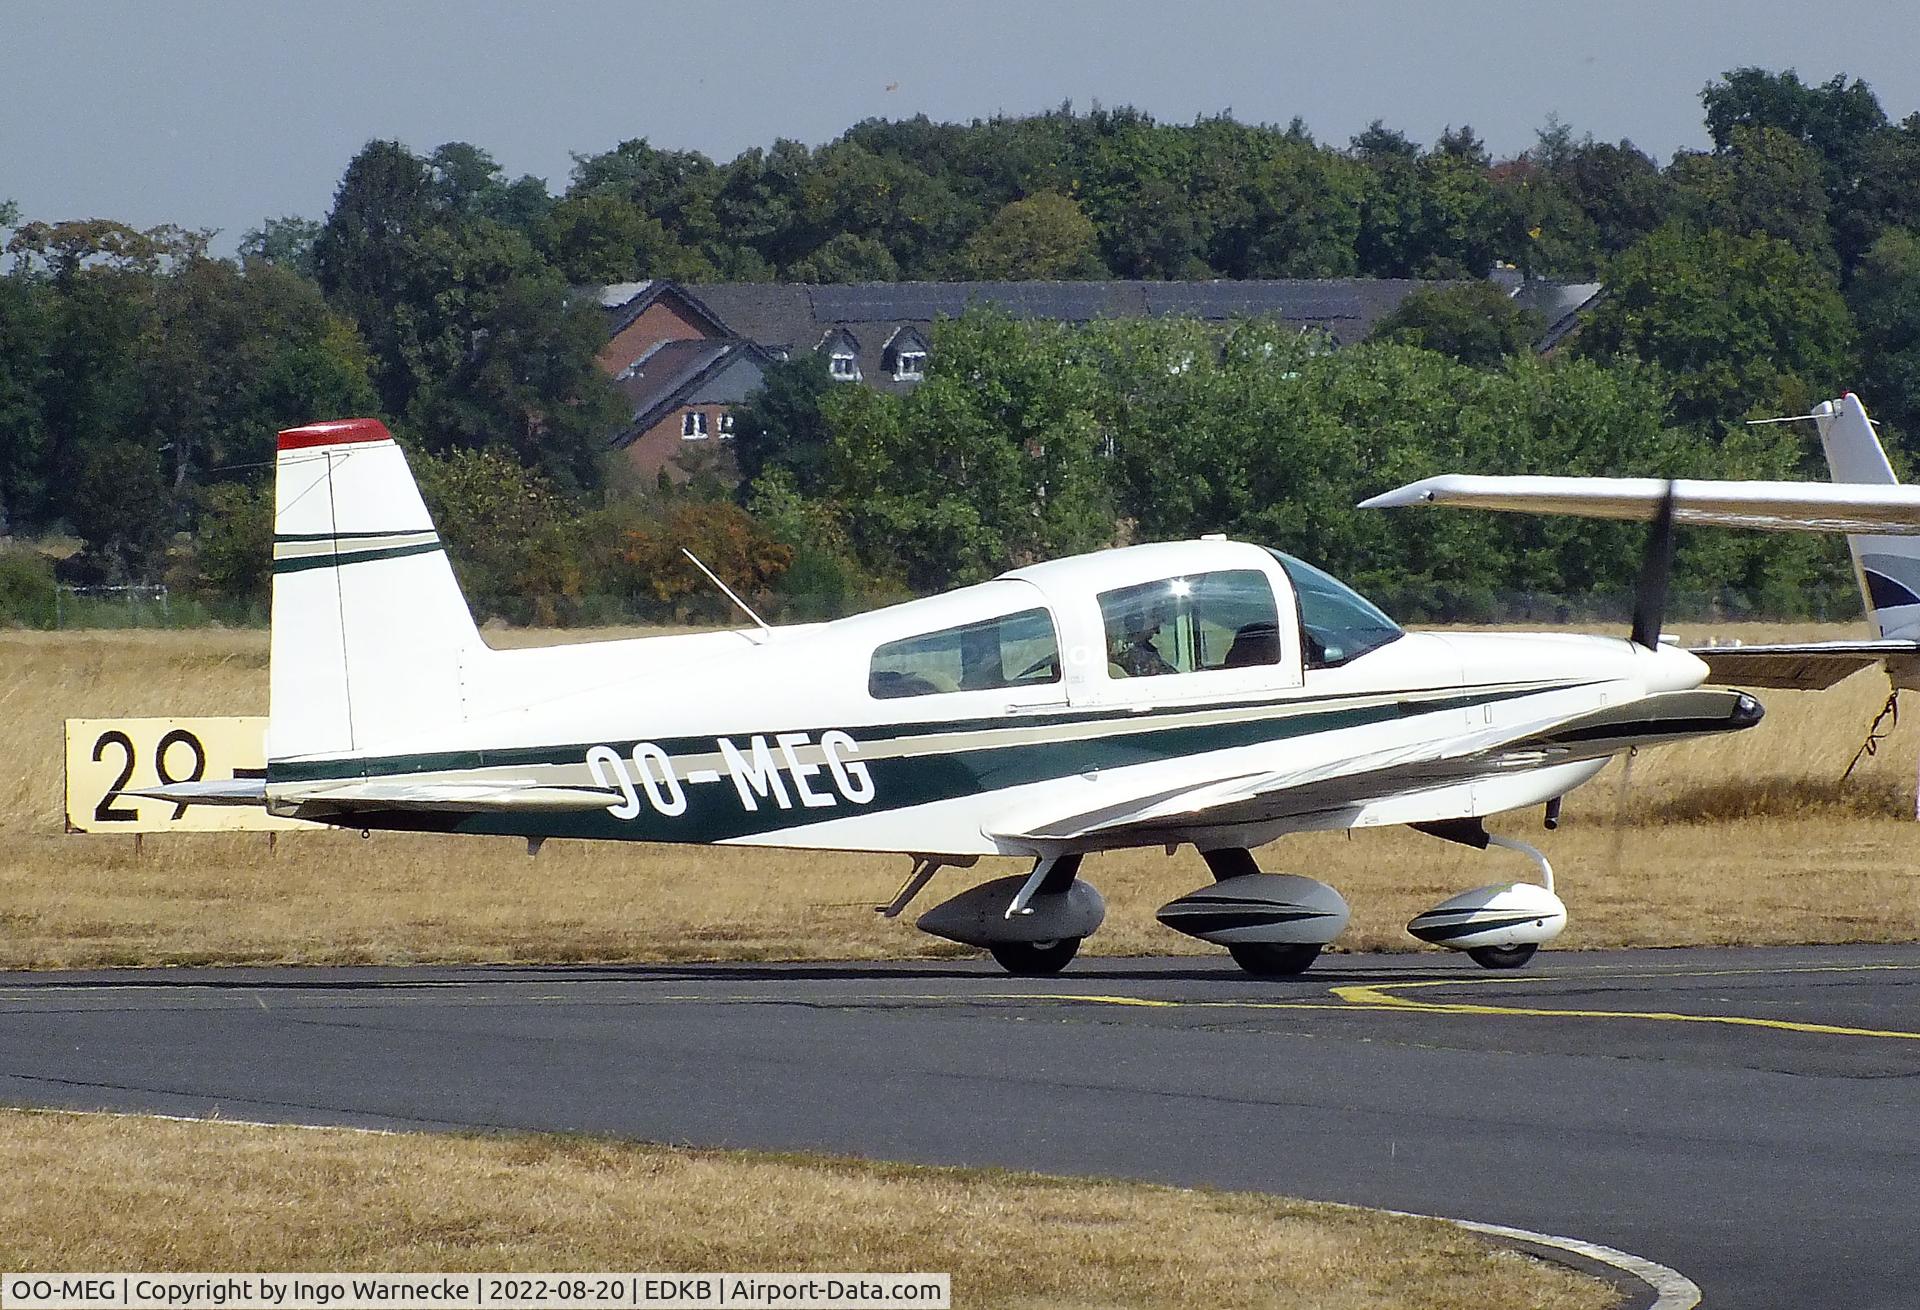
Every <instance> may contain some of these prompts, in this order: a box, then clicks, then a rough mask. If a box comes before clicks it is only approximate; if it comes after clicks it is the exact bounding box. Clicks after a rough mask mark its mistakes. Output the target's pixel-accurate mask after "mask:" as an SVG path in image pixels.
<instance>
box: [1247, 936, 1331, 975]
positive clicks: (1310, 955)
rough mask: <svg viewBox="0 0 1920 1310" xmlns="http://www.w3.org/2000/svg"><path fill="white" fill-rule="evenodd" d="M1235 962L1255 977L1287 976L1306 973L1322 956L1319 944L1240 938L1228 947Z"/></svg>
mask: <svg viewBox="0 0 1920 1310" xmlns="http://www.w3.org/2000/svg"><path fill="white" fill-rule="evenodd" d="M1227 954H1229V955H1231V956H1232V957H1233V962H1234V963H1235V964H1237V965H1239V966H1240V967H1241V968H1242V969H1245V970H1246V971H1247V972H1248V973H1250V974H1252V975H1253V976H1254V977H1256V978H1287V977H1291V976H1292V975H1294V974H1296V973H1305V972H1306V971H1307V970H1308V969H1310V968H1312V967H1313V962H1314V961H1315V960H1317V959H1319V958H1320V948H1319V947H1318V946H1313V945H1306V946H1302V945H1295V944H1293V943H1281V942H1239V943H1236V944H1235V945H1232V946H1229V947H1227Z"/></svg>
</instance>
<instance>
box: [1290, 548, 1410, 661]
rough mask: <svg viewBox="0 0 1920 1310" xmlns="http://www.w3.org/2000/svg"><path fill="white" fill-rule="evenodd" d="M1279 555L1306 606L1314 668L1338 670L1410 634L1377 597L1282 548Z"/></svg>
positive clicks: (1304, 633) (1306, 637) (1303, 647)
mask: <svg viewBox="0 0 1920 1310" xmlns="http://www.w3.org/2000/svg"><path fill="white" fill-rule="evenodd" d="M1273 557H1274V558H1275V559H1277V560H1279V561H1280V567H1282V568H1284V569H1285V570H1286V571H1287V577H1288V578H1289V579H1291V580H1292V582H1293V594H1294V596H1295V597H1296V598H1297V600H1298V603H1299V606H1300V654H1301V658H1302V660H1303V661H1304V662H1305V664H1306V666H1307V667H1308V668H1310V669H1331V668H1337V667H1339V666H1340V665H1342V664H1346V663H1349V662H1350V661H1353V660H1357V659H1359V658H1360V657H1361V656H1362V655H1365V654H1366V653H1367V652H1368V651H1370V650H1378V649H1379V648H1380V647H1382V646H1384V645H1386V644H1387V643H1388V642H1390V641H1398V640H1399V639H1400V638H1401V637H1402V636H1403V635H1404V634H1403V633H1402V632H1401V631H1400V625H1399V624H1397V623H1395V622H1394V621H1393V620H1392V619H1390V618H1388V617H1387V616H1386V615H1385V614H1383V613H1381V612H1380V610H1379V609H1378V608H1377V607H1376V606H1375V605H1374V603H1373V602H1372V601H1370V600H1368V599H1367V598H1366V597H1365V596H1362V595H1361V594H1360V593H1359V592H1357V591H1355V590H1354V589H1353V588H1352V587H1349V586H1348V585H1347V584H1346V583H1344V582H1342V581H1340V579H1338V578H1336V577H1334V576H1333V575H1332V574H1331V573H1325V572H1322V571H1321V570H1319V569H1316V568H1315V567H1313V565H1311V564H1308V563H1307V562H1306V561H1304V560H1297V559H1295V558H1294V557H1293V556H1291V555H1283V554H1281V553H1280V552H1279V551H1277V550H1276V551H1274V552H1273Z"/></svg>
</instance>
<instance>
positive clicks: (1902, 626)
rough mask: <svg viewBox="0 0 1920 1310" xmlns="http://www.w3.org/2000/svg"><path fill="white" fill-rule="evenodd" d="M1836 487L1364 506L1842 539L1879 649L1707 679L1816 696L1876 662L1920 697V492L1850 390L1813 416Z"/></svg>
mask: <svg viewBox="0 0 1920 1310" xmlns="http://www.w3.org/2000/svg"><path fill="white" fill-rule="evenodd" d="M1800 419H1808V420H1811V421H1812V422H1813V424H1814V426H1815V428H1816V429H1817V430H1818V432H1819V433H1820V444H1821V446H1822V448H1823V449H1824V450H1825V452H1826V457H1827V471H1828V474H1829V475H1830V477H1831V478H1832V481H1831V482H1764V481H1715V480H1706V479H1685V478H1683V479H1678V480H1675V481H1673V482H1668V481H1667V480H1665V479H1663V478H1586V477H1530V476H1520V477H1508V476H1496V477H1476V476H1469V475H1462V474H1445V475H1442V476H1440V477H1435V478H1427V479H1426V480H1424V481H1421V482H1413V483H1409V484H1408V485H1406V486H1404V487H1397V488H1395V489H1394V490H1392V491H1388V492H1384V493H1382V494H1381V495H1378V496H1375V497H1373V498H1372V499H1371V500H1365V501H1362V502H1360V508H1362V509H1391V508H1395V507H1398V506H1403V505H1457V506H1461V507H1464V508H1468V509H1493V510H1508V511H1514V512H1519V513H1535V514H1567V515H1573V516H1575V517H1580V518H1605V519H1653V518H1655V517H1657V516H1658V515H1659V514H1660V512H1661V507H1662V505H1663V504H1666V503H1668V502H1669V500H1670V501H1671V504H1672V506H1673V519H1674V522H1676V523H1683V524H1702V525H1708V526H1717V527H1735V528H1756V529H1759V530H1762V531H1766V532H1844V533H1846V534H1847V550H1848V552H1849V553H1850V554H1851V555H1852V557H1853V570H1854V576H1855V578H1856V580H1857V581H1858V582H1859V585H1860V597H1861V600H1862V602H1863V603H1864V604H1865V606H1866V611H1867V620H1868V622H1869V623H1870V624H1871V625H1872V628H1873V633H1874V636H1873V639H1872V640H1871V641H1810V642H1790V643H1781V644H1768V645H1755V646H1707V647H1700V648H1696V649H1695V651H1694V654H1696V655H1698V656H1700V658H1701V659H1703V660H1705V661H1706V662H1707V667H1708V669H1709V670H1710V673H1709V680H1710V681H1714V682H1722V681H1725V682H1738V683H1740V684H1742V685H1743V686H1748V687H1791V688H1796V689H1799V690H1818V689H1819V688H1823V687H1830V686H1832V685H1833V684H1834V683H1836V682H1839V681H1840V680H1841V679H1842V678H1845V677H1847V676H1848V675H1849V674H1852V673H1855V672H1857V671H1859V670H1861V669H1864V668H1868V667H1870V666H1872V665H1874V664H1882V665H1884V666H1885V668H1886V672H1887V679H1888V681H1889V683H1891V685H1892V687H1893V689H1894V690H1895V691H1900V690H1908V689H1920V487H1913V486H1901V485H1899V480H1898V479H1897V478H1895V477H1894V475H1893V466H1892V465H1890V464H1889V463H1888V462H1887V455H1886V451H1884V450H1883V449H1881V446H1880V441H1879V439H1878V438H1877V437H1875V436H1874V433H1873V421H1872V420H1871V419H1870V418H1868V417H1867V411H1866V407H1865V406H1864V405H1862V404H1861V403H1860V399H1859V397H1857V396H1855V395H1854V394H1853V393H1852V392H1850V391H1849V392H1847V393H1846V394H1845V395H1843V396H1840V397H1838V398H1837V399H1834V400H1828V401H1823V402H1821V403H1820V404H1819V405H1817V406H1815V408H1814V410H1813V412H1812V413H1811V414H1804V415H1800V416H1798V417H1797V418H1795V419H1768V420H1765V421H1766V422H1769V423H1788V422H1797V421H1799V420H1800Z"/></svg>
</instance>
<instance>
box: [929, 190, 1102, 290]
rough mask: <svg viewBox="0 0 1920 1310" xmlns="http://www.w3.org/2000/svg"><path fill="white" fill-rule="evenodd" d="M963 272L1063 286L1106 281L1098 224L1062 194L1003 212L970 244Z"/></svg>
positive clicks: (963, 258)
mask: <svg viewBox="0 0 1920 1310" xmlns="http://www.w3.org/2000/svg"><path fill="white" fill-rule="evenodd" d="M961 267H962V268H963V269H965V270H966V272H967V274H968V275H969V276H971V277H976V278H988V279H1003V280H1010V281H1021V280H1028V279H1034V280H1043V281H1059V280H1063V279H1074V278H1094V277H1100V276H1102V275H1103V274H1104V273H1105V272H1106V269H1105V268H1103V267H1102V266H1101V263H1100V247H1099V241H1098V238H1097V235H1096V234H1095V232H1094V228H1093V222H1092V220H1091V219H1089V218H1088V217H1087V216H1086V214H1084V213H1083V212H1081V209H1080V206H1079V205H1078V204H1076V203H1075V202H1074V201H1073V200H1071V199H1069V198H1068V197H1066V196H1063V195H1061V194H1060V193H1059V192H1057V191H1042V192H1040V193H1039V194H1038V195H1033V196H1028V197H1027V198H1026V199H1024V200H1015V201H1013V202H1012V203H1010V204H1008V205H1006V206H1004V207H1002V208H1001V210H1000V212H999V213H997V214H995V215H994V216H993V217H992V218H991V219H989V220H987V223H986V225H985V226H984V227H982V228H980V229H979V230H978V231H977V232H975V233H974V234H973V236H972V237H970V238H968V240H967V244H966V248H965V250H964V251H963V252H962V254H961Z"/></svg>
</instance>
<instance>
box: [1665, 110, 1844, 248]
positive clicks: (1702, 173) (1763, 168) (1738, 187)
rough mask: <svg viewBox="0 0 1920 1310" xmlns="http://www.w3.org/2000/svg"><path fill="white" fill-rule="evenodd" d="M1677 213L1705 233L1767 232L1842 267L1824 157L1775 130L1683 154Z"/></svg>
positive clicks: (1740, 132)
mask: <svg viewBox="0 0 1920 1310" xmlns="http://www.w3.org/2000/svg"><path fill="white" fill-rule="evenodd" d="M1668 176H1669V178H1670V180H1671V182H1672V185H1673V189H1674V207H1675V210H1676V212H1677V213H1678V214H1679V215H1681V216H1682V217H1683V218H1685V219H1686V220H1687V221H1689V222H1691V223H1693V224H1694V225H1695V226H1698V227H1701V228H1710V227H1717V228H1722V229H1724V230H1726V231H1728V232H1737V233H1741V234H1743V235H1752V234H1755V233H1765V234H1766V235H1768V236H1774V237H1778V238H1780V239H1781V240H1782V241H1785V242H1786V243H1787V244H1789V245H1791V246H1792V247H1793V248H1794V249H1795V250H1798V251H1800V253H1802V254H1804V255H1808V256H1811V257H1812V258H1814V259H1815V260H1817V261H1819V262H1821V263H1823V264H1826V265H1827V266H1829V267H1832V268H1835V269H1836V270H1837V268H1838V263H1837V261H1836V258H1835V255H1834V248H1833V228H1832V227H1831V225H1830V224H1829V223H1828V222H1827V193H1826V190H1825V187H1824V186H1823V184H1822V180H1821V164H1820V156H1819V155H1818V154H1816V153H1815V152H1814V151H1813V150H1812V149H1810V148H1809V147H1807V146H1805V145H1802V144H1801V143H1800V142H1799V141H1797V140H1795V139H1794V138H1793V137H1791V136H1789V135H1788V134H1787V133H1785V132H1782V131H1780V130H1779V129H1778V128H1773V127H1745V126H1741V127H1736V128H1734V129H1733V131H1732V136H1731V140H1730V142H1729V144H1728V146H1727V148H1726V149H1725V150H1724V151H1723V152H1721V153H1720V154H1717V155H1681V156H1679V157H1678V158H1676V159H1675V160H1674V162H1673V166H1672V168H1671V169H1669V171H1668Z"/></svg>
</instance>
